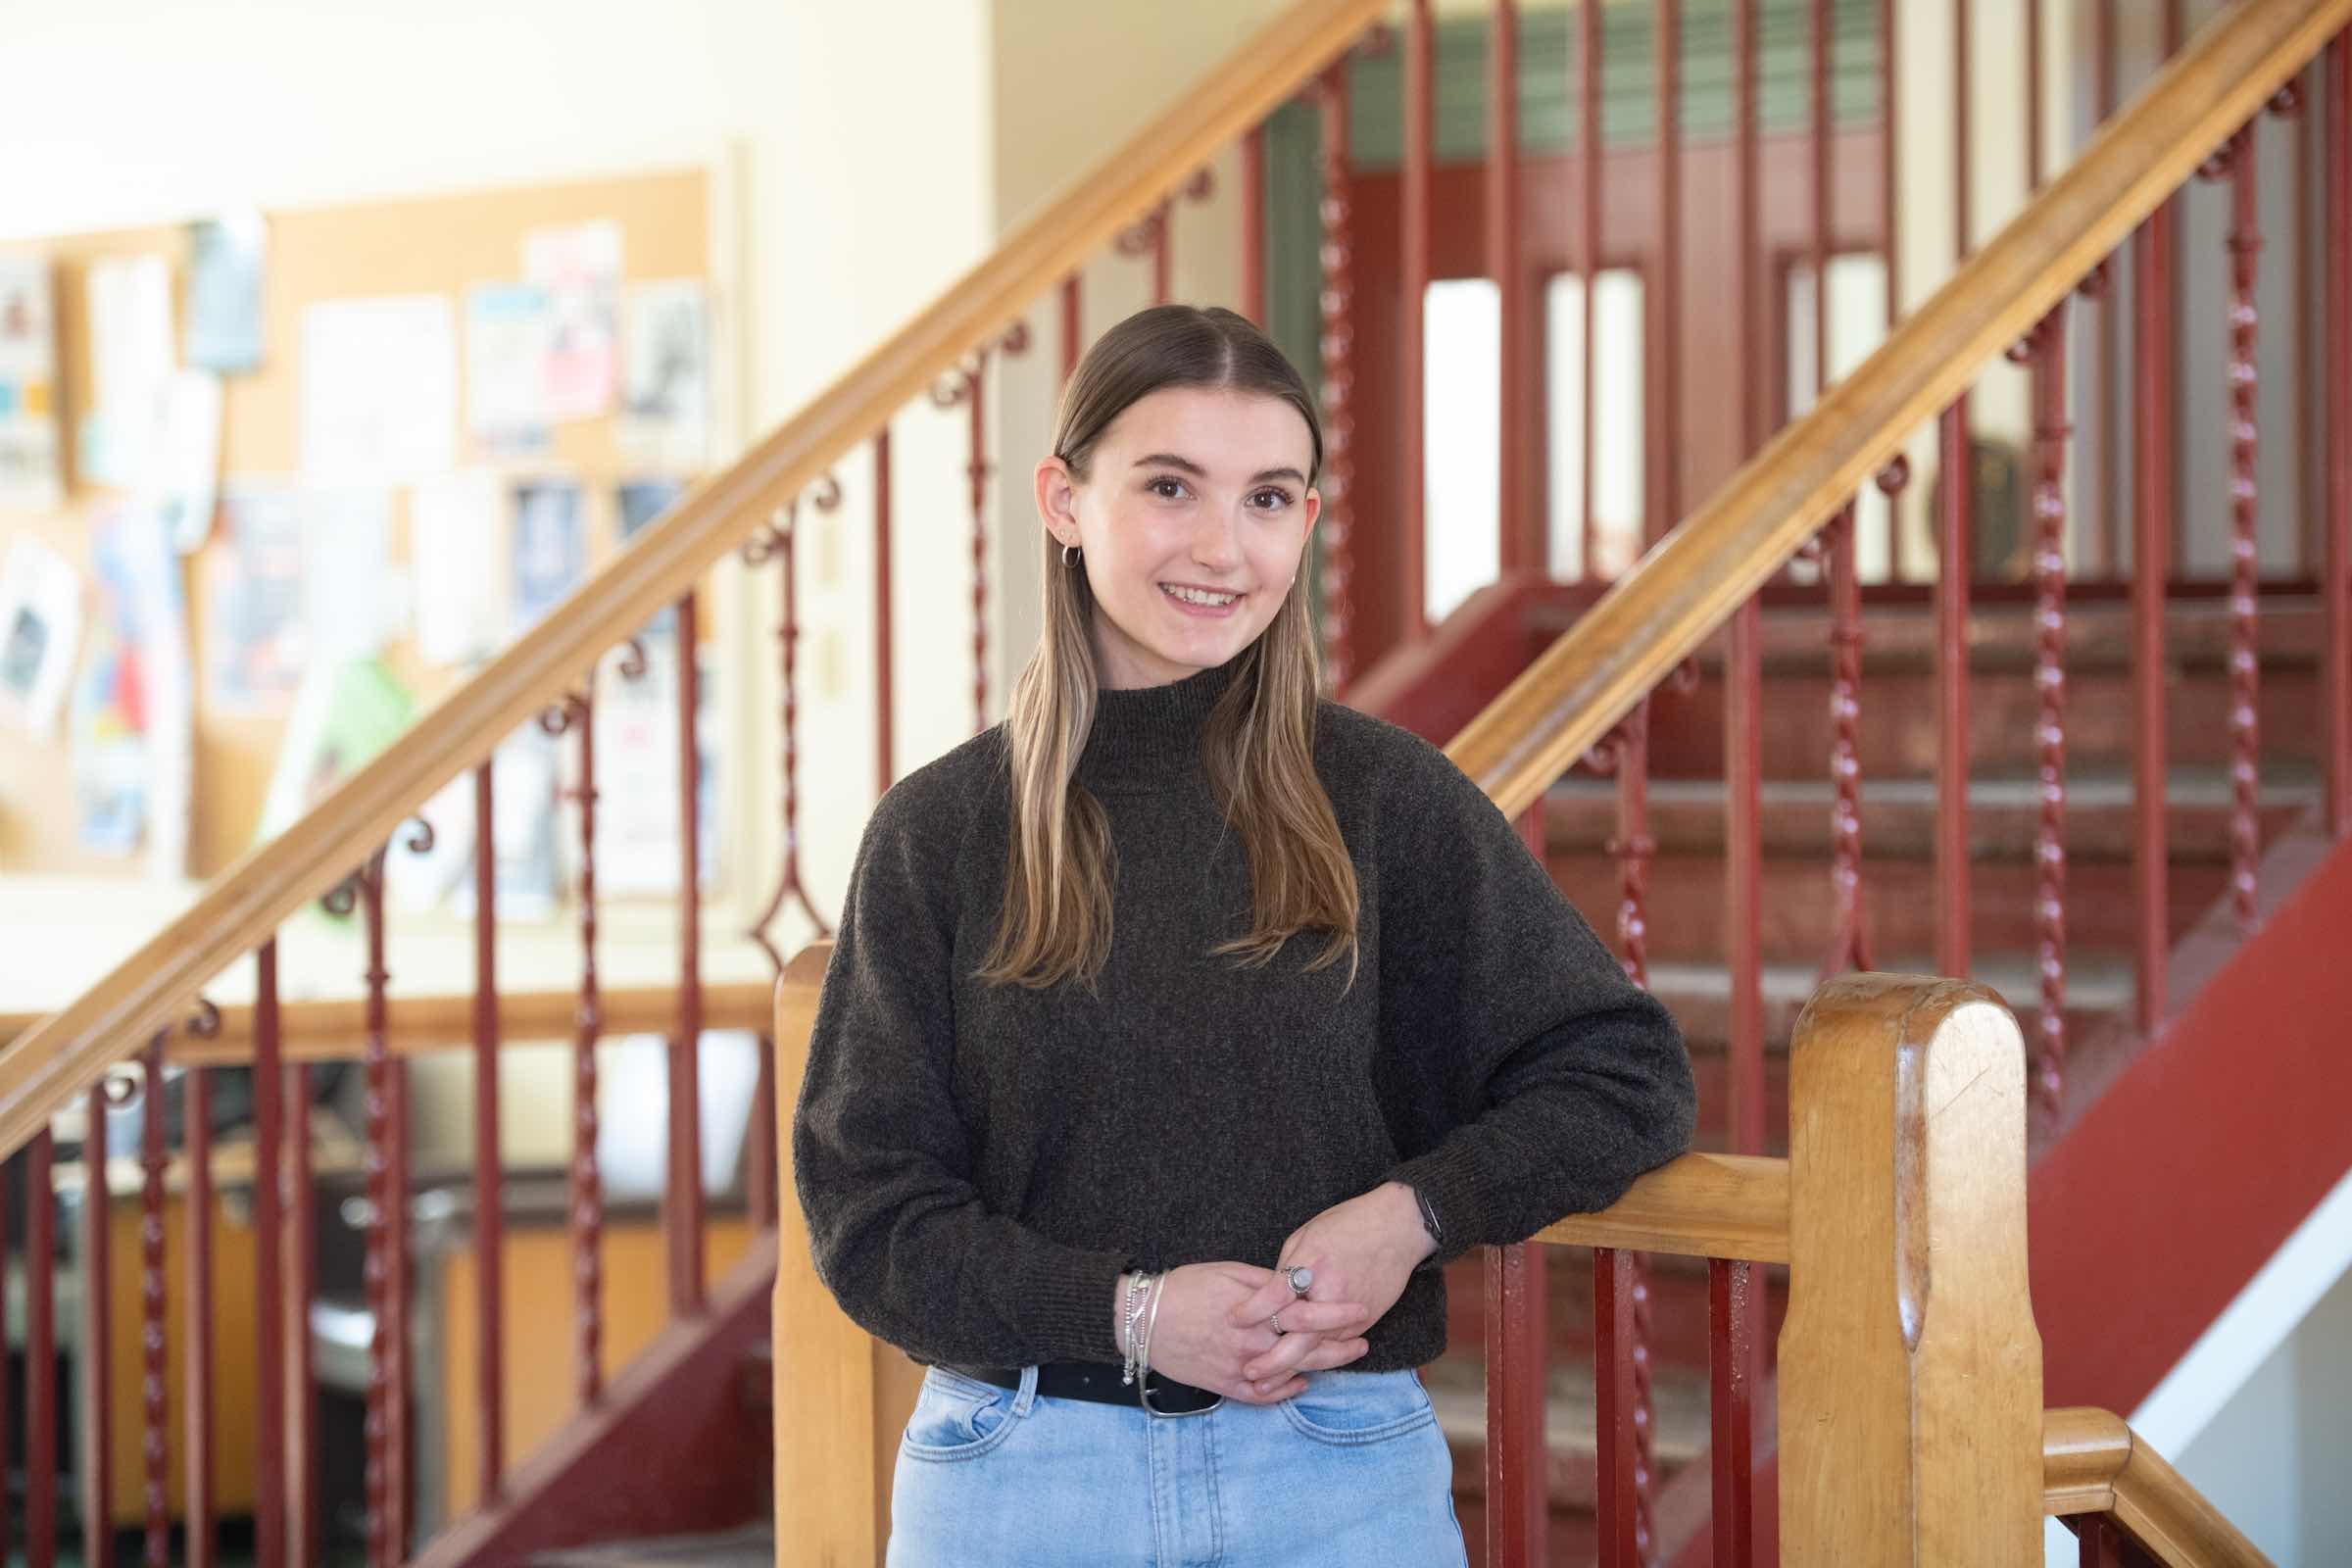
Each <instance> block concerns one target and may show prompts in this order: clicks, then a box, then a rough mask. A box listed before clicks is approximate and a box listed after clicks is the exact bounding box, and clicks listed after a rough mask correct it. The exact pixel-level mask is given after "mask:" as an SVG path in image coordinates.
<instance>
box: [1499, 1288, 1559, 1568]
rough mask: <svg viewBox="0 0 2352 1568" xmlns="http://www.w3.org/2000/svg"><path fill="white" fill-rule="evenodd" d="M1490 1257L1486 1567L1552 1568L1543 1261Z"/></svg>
mask: <svg viewBox="0 0 2352 1568" xmlns="http://www.w3.org/2000/svg"><path fill="white" fill-rule="evenodd" d="M1538 1245H1539V1244H1536V1243H1533V1242H1522V1243H1520V1244H1518V1245H1517V1246H1514V1247H1494V1248H1489V1249H1488V1250H1487V1314H1486V1329H1487V1344H1486V1354H1487V1564H1488V1568H1527V1565H1529V1564H1533V1563H1544V1562H1549V1561H1550V1560H1551V1559H1550V1556H1549V1547H1548V1541H1549V1534H1550V1533H1549V1531H1548V1529H1547V1528H1546V1527H1547V1526H1548V1525H1549V1523H1550V1519H1549V1515H1548V1511H1547V1503H1546V1499H1545V1482H1546V1480H1547V1477H1546V1475H1545V1468H1546V1461H1547V1458H1548V1453H1547V1451H1546V1449H1545V1446H1544V1390H1545V1384H1546V1378H1545V1373H1544V1256H1543V1253H1542V1252H1540V1251H1539V1250H1537V1247H1538Z"/></svg>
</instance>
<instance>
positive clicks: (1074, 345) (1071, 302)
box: [874, 133, 1265, 442]
mask: <svg viewBox="0 0 2352 1568" xmlns="http://www.w3.org/2000/svg"><path fill="white" fill-rule="evenodd" d="M1253 134H1254V133H1253ZM1247 223H1248V216H1247V215H1244V224H1245V235H1244V243H1245V247H1246V246H1247V242H1248V236H1247ZM1257 239H1258V244H1259V245H1260V247H1261V252H1260V255H1261V257H1262V255H1263V252H1262V247H1263V245H1264V244H1265V214H1264V213H1262V212H1260V213H1259V214H1258V218H1257ZM1259 271H1260V272H1263V271H1264V268H1263V266H1262V265H1261V266H1260V268H1259ZM1079 286H1080V285H1079V281H1078V274H1077V273H1076V272H1072V273H1071V274H1070V275H1069V276H1067V277H1065V278H1063V279H1062V280H1061V380H1062V384H1063V385H1064V386H1067V385H1068V384H1069V380H1070V377H1071V376H1073V375H1076V374H1077V373H1078V355H1079V351H1080V350H1081V349H1083V348H1085V346H1086V345H1085V342H1084V341H1083V338H1084V333H1085V328H1084V327H1083V326H1082V325H1080V317H1081V307H1080V303H1079V292H1078V291H1079ZM1258 290H1259V292H1260V293H1261V294H1262V293H1263V292H1264V290H1265V280H1264V278H1263V277H1260V278H1259V280H1258ZM1250 319H1252V320H1255V319H1256V318H1255V317H1251V318H1250ZM874 439H875V440H877V441H882V442H887V441H889V439H890V431H889V429H888V428H887V427H885V428H884V430H883V431H882V433H881V434H880V435H878V436H876V437H875V438H874Z"/></svg>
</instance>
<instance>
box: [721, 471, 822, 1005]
mask: <svg viewBox="0 0 2352 1568" xmlns="http://www.w3.org/2000/svg"><path fill="white" fill-rule="evenodd" d="M814 499H815V505H816V508H817V510H818V511H820V512H835V511H838V510H840V507H841V486H840V484H839V483H838V482H837V481H835V479H834V478H833V476H832V475H831V474H827V475H825V477H824V478H823V479H821V480H819V481H818V483H817V486H816V490H815V493H814ZM799 518H800V503H799V502H797V501H794V502H789V503H787V504H786V505H785V508H784V511H783V513H782V519H783V520H782V521H781V522H780V523H772V522H771V523H770V524H768V525H767V527H765V528H764V529H762V530H760V532H759V533H758V534H755V535H754V536H753V537H752V540H751V541H750V542H749V543H748V544H746V545H745V546H744V550H743V557H744V560H745V561H746V562H747V563H749V564H752V565H754V566H760V565H763V564H766V563H767V562H769V561H771V560H773V561H775V562H777V563H779V564H780V565H781V568H782V569H781V570H780V571H779V573H778V577H779V579H780V593H781V599H782V605H781V608H782V611H783V615H782V617H781V619H780V621H779V623H778V626H777V630H776V641H777V644H778V645H779V650H780V652H781V654H782V662H783V666H784V725H783V733H784V760H783V768H784V863H783V866H782V868H781V869H780V870H779V871H778V873H777V876H776V890H775V892H774V893H773V894H772V895H770V896H769V898H768V901H767V905H766V907H764V908H762V909H761V910H760V914H759V916H758V917H757V918H756V919H754V920H753V921H752V923H751V925H750V927H749V928H748V929H747V930H746V931H745V933H744V934H745V935H746V936H748V937H750V938H751V939H752V940H753V941H754V942H756V943H758V944H759V946H760V950H761V951H762V952H764V953H765V954H766V955H767V957H768V961H769V962H770V963H772V964H774V965H775V967H776V973H778V974H779V975H780V974H782V973H783V972H784V955H783V954H782V953H780V952H779V951H777V949H776V946H775V944H774V943H772V942H770V941H769V940H768V937H767V927H768V924H769V922H771V921H772V920H774V919H775V917H776V915H777V914H778V913H780V912H781V911H782V910H783V907H784V906H785V904H786V903H787V902H794V903H798V904H799V905H800V907H801V912H802V913H804V914H806V915H807V916H808V917H809V923H810V924H812V925H814V926H815V927H816V934H817V935H818V936H820V937H827V936H831V935H832V934H833V928H832V927H831V926H829V925H827V924H826V923H825V917H824V916H823V915H821V914H819V913H817V912H816V905H815V904H814V903H813V902H812V901H811V900H810V899H809V890H808V889H807V888H806V887H805V886H803V884H802V882H801V826H800V822H801V757H800V643H801V621H800V594H799V590H798V578H797V574H796V571H795V562H794V552H793V545H794V541H795V539H796V537H797V531H798V523H799Z"/></svg>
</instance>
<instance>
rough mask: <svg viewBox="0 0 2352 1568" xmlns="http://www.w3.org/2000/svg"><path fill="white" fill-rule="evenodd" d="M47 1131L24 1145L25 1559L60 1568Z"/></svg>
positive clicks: (53, 1202) (42, 1567)
mask: <svg viewBox="0 0 2352 1568" xmlns="http://www.w3.org/2000/svg"><path fill="white" fill-rule="evenodd" d="M53 1154H54V1148H53V1146H52V1145H51V1143H50V1139H49V1129H48V1128H47V1127H43V1128H42V1129H41V1130H40V1131H39V1132H37V1133H34V1134H33V1135H32V1142H30V1143H28V1144H26V1145H25V1562H26V1563H27V1565H28V1568H56V1563H57V1473H58V1472H57V1187H56V1181H55V1178H54V1175H53V1168H54V1167H53Z"/></svg>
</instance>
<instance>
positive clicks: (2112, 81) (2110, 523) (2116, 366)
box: [2090, 0, 2124, 577]
mask: <svg viewBox="0 0 2352 1568" xmlns="http://www.w3.org/2000/svg"><path fill="white" fill-rule="evenodd" d="M2090 25H2091V44H2090V59H2091V73H2092V82H2091V112H2092V114H2093V116H2094V117H2095V120H2096V123H2097V124H2100V125H2104V124H2105V123H2107V120H2108V117H2109V116H2111V115H2113V114H2114V113H2115V97H2116V39H2115V30H2116V29H2115V0H2098V4H2097V5H2096V6H2095V7H2093V8H2092V11H2091V22H2090ZM2110 265H2111V266H2112V263H2111V264H2110ZM2121 298H2122V291H2121V290H2120V289H2117V288H2113V287H2110V288H2109V289H2108V290H2107V291H2106V292H2105V293H2103V294H2101V295H2100V296H2099V297H2098V308H2099V339H2098V343H2099V346H2098V356H2099V365H2098V371H2099V373H2098V383H2099V396H2098V414H2097V419H2098V430H2099V481H2098V484H2097V486H2096V490H2097V496H2098V502H2097V505H2098V509H2099V567H2100V569H2101V571H2103V572H2104V573H2105V574H2106V575H2107V576H2110V577H2113V576H2117V575H2119V574H2120V573H2121V572H2122V571H2123V564H2124V541H2123V526H2124V524H2123V513H2122V510H2121V509H2120V508H2119V507H2118V506H2117V504H2116V498H2117V497H2118V496H2120V495H2122V494H2123V485H2122V483H2121V482H2120V475H2121V474H2122V472H2123V449H2124V447H2123V443H2124V436H2123V426H2122V425H2121V424H2120V423H2119V422H2118V419H2119V416H2120V413H2121V409H2122V403H2121V400H2120V399H2118V398H2117V396H2116V384H2117V382H2118V381H2119V379H2120V378H2121V376H2120V370H2121V367H2122V363H2123V361H2122V353H2123V331H2122V321H2121V319H2120V315H2119V312H2118V310H2117V306H2118V305H2119V303H2120V302H2121Z"/></svg>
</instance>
